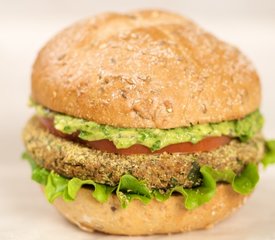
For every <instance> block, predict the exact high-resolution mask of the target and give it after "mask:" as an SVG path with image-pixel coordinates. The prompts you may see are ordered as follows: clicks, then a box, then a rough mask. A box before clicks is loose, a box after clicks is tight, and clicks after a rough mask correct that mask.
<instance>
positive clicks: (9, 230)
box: [0, 0, 275, 240]
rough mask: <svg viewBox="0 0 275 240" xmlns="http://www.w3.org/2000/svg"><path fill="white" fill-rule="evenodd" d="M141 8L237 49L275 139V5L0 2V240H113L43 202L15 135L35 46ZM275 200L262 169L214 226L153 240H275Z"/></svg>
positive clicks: (180, 0) (269, 174)
mask: <svg viewBox="0 0 275 240" xmlns="http://www.w3.org/2000/svg"><path fill="white" fill-rule="evenodd" d="M140 8H162V9H168V10H172V11H176V12H180V13H182V14H185V15H187V16H189V17H190V18H192V19H193V20H195V21H196V22H198V23H199V24H200V25H201V26H203V27H204V28H206V29H207V30H209V31H210V32H212V33H214V34H215V35H217V36H218V37H219V38H221V39H223V40H226V41H228V42H231V43H233V44H234V45H237V46H238V47H239V48H240V49H242V50H243V52H244V53H245V54H246V55H248V56H249V57H250V58H251V59H252V61H253V63H254V65H255V66H256V68H257V70H258V72H259V74H260V77H261V79H262V86H263V104H262V108H261V109H262V112H263V114H264V115H265V117H266V126H265V129H264V133H265V135H266V136H267V137H268V138H275V124H274V123H275V113H274V111H275V107H274V105H275V1H272V0H259V1H257V0H231V1H229V0H228V1H222V0H203V1H202V0H200V1H199V0H192V1H190V0H189V1H188V0H170V1H168V0H163V1H160V0H158V1H156V0H136V1H134V0H125V1H122V0H113V1H111V0H109V1H106V0H100V1H99V0H98V1H93V0H78V1H68V0H67V1H65V0H59V1H58V0H56V1H54V0H48V1H45V0H44V1H37V0H33V1H32V0H28V1H19V0H18V1H8V0H6V1H5V0H0V90H1V92H0V115H1V117H0V119H1V120H0V121H1V124H0V126H1V133H0V148H1V149H0V154H1V155H0V239H1V240H2V239H11V240H12V239H21V240H25V239H28V240H33V239H51V240H53V239H59V240H63V239H74V240H78V239H99V238H100V239H101V238H106V239H114V237H112V236H105V235H90V234H87V233H84V232H82V231H80V230H78V229H77V228H76V227H74V226H72V225H70V224H69V223H67V222H66V221H65V220H64V219H63V218H62V217H61V216H59V215H58V214H57V212H56V211H55V210H54V209H53V208H52V206H51V205H50V204H48V203H47V202H46V200H45V198H44V196H43V195H42V194H41V193H40V190H39V189H38V187H37V185H36V184H35V183H33V182H32V181H31V180H30V169H29V166H28V164H27V163H25V162H23V161H22V160H20V154H21V152H22V151H23V146H22V143H21V136H20V134H21V129H22V127H23V126H24V123H25V122H26V120H27V119H28V118H29V117H30V116H31V114H32V110H30V109H28V108H27V106H26V103H27V101H28V96H29V93H30V90H29V87H30V73H31V66H32V63H33V61H34V59H35V56H36V53H37V51H38V50H39V48H40V47H42V46H43V44H44V43H45V42H46V41H47V40H48V39H49V38H50V37H51V36H53V34H55V33H56V32H57V31H59V30H61V29H62V28H64V27H66V26H67V25H69V24H70V23H72V22H74V21H76V20H78V19H81V18H84V17H87V16H89V15H93V14H95V13H100V12H104V11H126V10H129V9H140ZM274 199H275V166H273V167H271V168H270V169H268V170H267V171H261V182H260V184H259V186H258V188H257V190H256V191H255V193H254V194H253V196H252V197H251V199H250V200H249V201H248V202H247V204H246V205H245V206H244V207H243V208H242V209H241V210H240V211H239V212H237V213H236V214H235V215H234V216H233V217H232V218H230V219H228V220H227V221H225V222H222V223H221V224H219V225H218V226H217V227H216V228H214V229H211V230H209V231H198V232H195V233H190V234H185V235H174V236H168V237H167V236H157V237H152V239H170V238H171V239H172V238H173V239H243V240H244V239H275V200H274ZM133 217H134V216H133ZM175 224H176V223H175ZM120 238H121V239H126V238H123V237H118V239H120ZM135 239H143V238H135ZM148 239H151V238H148Z"/></svg>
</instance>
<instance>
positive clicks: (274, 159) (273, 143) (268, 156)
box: [262, 140, 275, 168]
mask: <svg viewBox="0 0 275 240" xmlns="http://www.w3.org/2000/svg"><path fill="white" fill-rule="evenodd" d="M265 148H266V151H265V156H264V158H263V160H262V163H263V165H264V167H265V168H266V167H267V166H268V165H270V164H275V140H270V141H266V144H265Z"/></svg>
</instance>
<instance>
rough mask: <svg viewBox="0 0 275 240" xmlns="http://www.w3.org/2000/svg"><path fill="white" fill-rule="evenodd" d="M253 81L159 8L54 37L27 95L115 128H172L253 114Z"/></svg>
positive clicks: (246, 64)
mask: <svg viewBox="0 0 275 240" xmlns="http://www.w3.org/2000/svg"><path fill="white" fill-rule="evenodd" d="M260 95H261V92H260V83H259V78H258V75H257V73H256V71H255V70H254V68H253V66H252V65H251V63H250V61H249V60H248V59H247V58H246V57H245V56H244V55H243V54H242V53H240V51H239V50H238V49H236V48H235V47H233V46H231V45H229V44H226V43H224V42H222V41H220V40H218V39H217V38H215V37H214V36H213V35H211V34H209V33H207V32H205V31H204V30H202V29H201V28H200V27H198V26H197V25H196V24H194V23H193V22H191V21H190V20H188V19H186V18H184V17H182V16H179V15H176V14H172V13H167V12H163V11H149V10H148V11H137V12H131V13H129V14H115V13H108V14H101V15H99V16H96V17H92V18H88V19H86V20H83V21H81V22H78V23H76V24H74V25H72V26H71V27H69V28H67V29H65V30H64V31H62V32H60V33H59V34H58V35H57V36H55V37H54V38H53V39H52V40H51V41H49V42H48V43H47V44H46V46H45V47H44V48H43V49H42V50H41V51H40V53H39V55H38V57H37V59H36V62H35V64H34V66H33V73H32V98H33V99H34V100H35V101H36V102H38V103H40V104H42V105H44V106H45V107H47V108H49V109H51V110H54V111H57V112H61V113H64V114H67V115H71V116H74V117H78V118H84V119H87V120H91V121H95V122H97V123H99V124H108V125H113V126H117V127H134V128H174V127H181V126H189V125H190V124H198V123H207V122H220V121H225V120H232V119H239V118H242V117H244V116H245V115H247V114H249V113H251V112H253V111H255V110H256V109H257V108H258V107H259V104H260V98H261V96H260Z"/></svg>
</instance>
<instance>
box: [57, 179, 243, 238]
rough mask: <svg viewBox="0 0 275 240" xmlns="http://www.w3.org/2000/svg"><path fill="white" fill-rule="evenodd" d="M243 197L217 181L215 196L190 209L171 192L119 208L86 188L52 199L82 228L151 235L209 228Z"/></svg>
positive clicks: (238, 204) (134, 201)
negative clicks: (163, 197)
mask: <svg viewBox="0 0 275 240" xmlns="http://www.w3.org/2000/svg"><path fill="white" fill-rule="evenodd" d="M245 199H246V197H245V196H243V195H240V194H237V193H235V192H234V191H233V190H232V187H231V186H230V185H226V184H219V185H218V187H217V192H216V195H215V196H214V198H213V199H212V200H211V201H210V202H209V203H206V204H204V205H202V206H201V207H199V208H197V209H195V210H192V211H189V210H186V209H185V208H184V206H183V197H182V196H172V197H170V198H169V199H168V200H167V201H165V202H163V203H160V202H157V201H156V200H153V201H151V202H150V203H149V204H148V205H144V204H143V203H141V202H140V201H138V200H133V201H132V202H131V203H130V204H129V206H128V208H126V209H122V208H120V204H119V201H118V198H117V197H116V196H115V195H114V194H113V195H112V196H111V197H110V198H109V200H108V202H106V203H104V204H101V203H99V202H97V201H96V200H95V199H94V198H93V197H92V194H91V191H90V190H88V189H84V188H81V189H80V191H79V193H78V196H77V198H76V200H75V201H73V202H64V201H63V200H62V198H58V199H56V200H55V202H54V205H55V207H56V208H57V209H58V211H59V212H60V213H61V214H63V215H64V216H65V217H66V218H67V219H68V220H69V221H71V222H72V223H74V224H76V225H77V226H79V227H80V228H81V229H83V230H85V231H90V232H92V231H99V232H104V233H108V234H117V235H152V234H168V233H178V232H187V231H192V230H196V229H204V228H209V227H211V226H213V225H214V224H216V223H217V222H219V221H221V220H223V219H224V218H226V217H227V216H229V215H230V214H231V213H232V212H233V211H234V210H236V209H237V208H239V207H240V206H241V205H242V204H243V203H244V200H245Z"/></svg>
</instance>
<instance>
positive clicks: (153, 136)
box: [32, 103, 264, 151]
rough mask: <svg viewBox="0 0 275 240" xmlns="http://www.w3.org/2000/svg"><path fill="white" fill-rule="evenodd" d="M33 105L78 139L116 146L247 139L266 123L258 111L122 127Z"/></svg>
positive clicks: (155, 145)
mask: <svg viewBox="0 0 275 240" xmlns="http://www.w3.org/2000/svg"><path fill="white" fill-rule="evenodd" d="M32 106H34V107H35V109H36V112H37V114H38V115H39V116H43V117H49V118H53V119H54V126H55V128H56V129H57V130H59V131H61V132H63V133H66V134H72V133H74V132H77V131H78V132H79V138H81V139H83V140H87V141H96V140H102V139H108V140H110V141H112V142H113V143H114V144H115V146H116V147H117V148H128V147H130V146H132V145H134V144H141V145H144V146H146V147H148V148H150V149H151V150H152V151H156V150H158V149H161V148H163V147H165V146H168V145H170V144H176V143H183V142H192V143H194V144H195V143H197V142H199V141H201V140H202V139H204V138H205V137H219V136H231V137H235V138H239V139H240V140H241V141H246V140H248V139H250V138H251V137H253V136H254V135H255V134H256V133H257V132H259V131H260V130H261V128H262V127H263V123H264V120H263V116H262V115H261V113H260V112H259V111H255V112H253V113H251V114H249V115H247V116H246V117H245V118H243V119H239V120H233V121H224V122H220V123H208V124H198V125H193V126H190V127H178V128H171V129H157V128H120V127H114V126H110V125H103V124H97V123H95V122H92V121H87V120H84V119H80V118H75V117H72V116H67V115H64V114H61V113H57V112H53V111H51V110H49V109H46V108H44V107H43V106H41V105H38V104H35V103H32Z"/></svg>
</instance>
